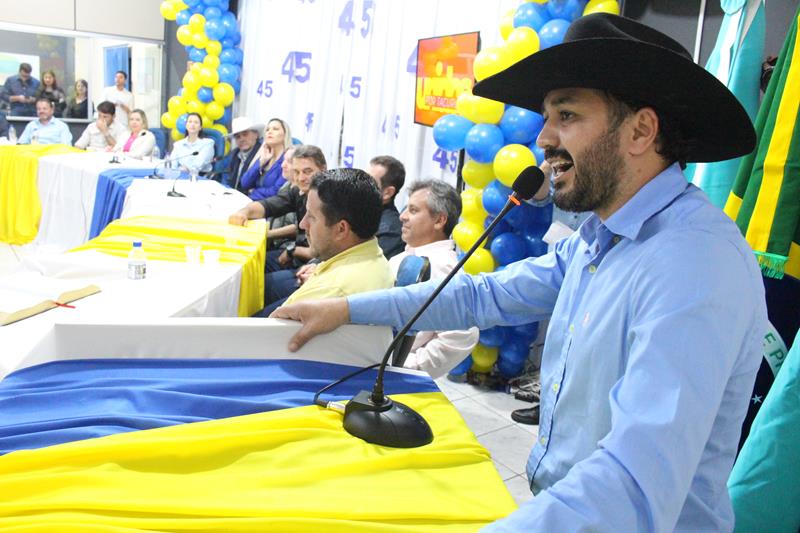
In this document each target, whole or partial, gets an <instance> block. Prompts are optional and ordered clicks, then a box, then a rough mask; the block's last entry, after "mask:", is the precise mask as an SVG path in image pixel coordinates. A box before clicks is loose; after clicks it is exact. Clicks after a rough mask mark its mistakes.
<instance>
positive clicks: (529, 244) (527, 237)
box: [522, 230, 547, 257]
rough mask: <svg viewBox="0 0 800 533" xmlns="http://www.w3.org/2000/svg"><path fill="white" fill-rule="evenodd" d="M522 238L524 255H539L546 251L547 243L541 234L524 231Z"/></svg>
mask: <svg viewBox="0 0 800 533" xmlns="http://www.w3.org/2000/svg"><path fill="white" fill-rule="evenodd" d="M545 231H546V230H545ZM522 239H523V241H524V242H525V257H539V256H541V255H544V254H546V253H547V243H546V242H544V241H543V240H542V237H541V236H538V237H537V236H536V235H533V234H531V233H525V234H524V235H523V236H522Z"/></svg>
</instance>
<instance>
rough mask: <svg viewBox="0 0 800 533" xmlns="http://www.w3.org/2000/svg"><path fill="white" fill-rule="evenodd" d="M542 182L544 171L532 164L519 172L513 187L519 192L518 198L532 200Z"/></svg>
mask: <svg viewBox="0 0 800 533" xmlns="http://www.w3.org/2000/svg"><path fill="white" fill-rule="evenodd" d="M542 183H544V172H542V171H541V169H540V168H539V167H536V166H533V165H531V166H529V167H527V168H525V169H524V170H523V171H522V172H520V173H519V176H517V179H515V180H514V185H512V186H511V188H512V189H514V192H515V193H517V197H518V198H520V199H522V200H530V199H531V198H533V195H534V194H536V191H538V190H539V187H541V186H542Z"/></svg>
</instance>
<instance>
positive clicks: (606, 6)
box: [583, 0, 619, 15]
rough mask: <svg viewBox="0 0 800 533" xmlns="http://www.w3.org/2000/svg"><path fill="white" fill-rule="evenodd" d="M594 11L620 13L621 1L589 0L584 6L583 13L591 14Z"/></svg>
mask: <svg viewBox="0 0 800 533" xmlns="http://www.w3.org/2000/svg"><path fill="white" fill-rule="evenodd" d="M592 13H611V14H612V15H619V3H618V2H617V0H589V3H588V4H586V7H585V8H583V14H584V15H591V14H592Z"/></svg>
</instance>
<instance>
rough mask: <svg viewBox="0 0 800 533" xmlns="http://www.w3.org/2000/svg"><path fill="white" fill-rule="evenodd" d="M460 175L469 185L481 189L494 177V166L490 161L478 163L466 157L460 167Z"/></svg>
mask: <svg viewBox="0 0 800 533" xmlns="http://www.w3.org/2000/svg"><path fill="white" fill-rule="evenodd" d="M461 177H462V178H464V182H465V183H466V184H467V185H469V186H470V187H475V188H477V189H483V188H484V187H486V186H487V185H489V183H490V182H491V181H492V180H493V179H494V168H493V165H492V164H491V163H478V162H477V161H474V160H472V159H468V160H467V162H466V163H464V168H462V169H461Z"/></svg>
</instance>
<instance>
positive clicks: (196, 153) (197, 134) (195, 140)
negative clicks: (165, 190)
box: [170, 113, 214, 173]
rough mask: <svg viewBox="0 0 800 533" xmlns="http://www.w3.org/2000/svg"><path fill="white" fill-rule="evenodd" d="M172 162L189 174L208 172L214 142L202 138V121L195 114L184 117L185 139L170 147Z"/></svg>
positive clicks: (212, 155)
mask: <svg viewBox="0 0 800 533" xmlns="http://www.w3.org/2000/svg"><path fill="white" fill-rule="evenodd" d="M170 159H172V161H175V162H176V163H177V164H178V165H180V167H181V168H182V169H184V170H185V171H187V172H190V173H200V172H208V171H210V170H211V160H212V159H214V141H213V140H211V139H207V138H205V137H203V119H202V118H200V115H199V114H197V113H189V115H188V116H187V117H186V137H184V138H183V139H181V140H180V141H178V142H176V143H175V145H174V146H173V147H172V156H171V157H170Z"/></svg>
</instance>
